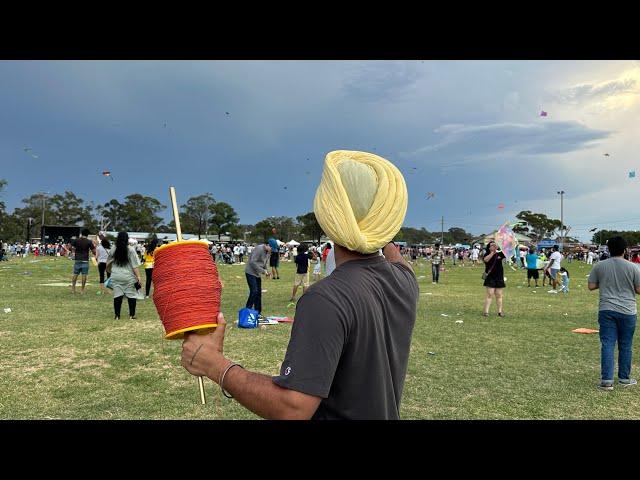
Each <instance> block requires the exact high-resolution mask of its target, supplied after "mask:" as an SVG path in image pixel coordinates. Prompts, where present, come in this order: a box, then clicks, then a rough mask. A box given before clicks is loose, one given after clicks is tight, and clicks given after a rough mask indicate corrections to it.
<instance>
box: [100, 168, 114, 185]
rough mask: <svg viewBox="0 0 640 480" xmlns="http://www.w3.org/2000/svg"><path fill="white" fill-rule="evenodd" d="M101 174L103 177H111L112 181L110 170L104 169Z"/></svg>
mask: <svg viewBox="0 0 640 480" xmlns="http://www.w3.org/2000/svg"><path fill="white" fill-rule="evenodd" d="M102 175H103V176H104V177H109V178H111V181H112V182H113V176H112V175H111V172H110V171H109V170H105V171H104V172H102Z"/></svg>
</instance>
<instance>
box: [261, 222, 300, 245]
mask: <svg viewBox="0 0 640 480" xmlns="http://www.w3.org/2000/svg"><path fill="white" fill-rule="evenodd" d="M274 227H275V229H276V230H277V233H276V237H277V238H278V239H279V240H281V241H283V242H286V241H288V240H291V239H292V238H293V237H295V236H297V235H298V234H299V229H298V225H297V224H296V223H295V220H294V219H293V218H291V217H269V218H265V219H264V220H260V221H259V222H258V223H256V224H255V226H254V231H255V235H257V237H258V238H260V239H262V241H264V242H266V241H267V239H268V238H269V237H270V236H271V229H272V228H274Z"/></svg>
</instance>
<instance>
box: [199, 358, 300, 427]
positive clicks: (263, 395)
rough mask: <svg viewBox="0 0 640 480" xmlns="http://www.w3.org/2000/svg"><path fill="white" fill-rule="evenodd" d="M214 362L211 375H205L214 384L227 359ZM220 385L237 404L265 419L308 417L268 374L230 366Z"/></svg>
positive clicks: (226, 363) (286, 390)
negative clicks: (215, 364)
mask: <svg viewBox="0 0 640 480" xmlns="http://www.w3.org/2000/svg"><path fill="white" fill-rule="evenodd" d="M216 363H217V367H216V368H214V369H213V374H211V375H210V377H209V378H211V380H213V381H214V382H216V383H218V382H219V381H220V378H219V375H220V374H221V372H223V371H224V368H226V367H227V366H228V365H229V361H228V360H226V359H224V358H222V359H221V360H218V361H217V362H216ZM218 372H220V373H218ZM223 385H224V389H225V390H226V391H227V392H228V393H229V394H231V395H232V396H233V398H234V399H235V400H236V401H237V402H238V403H239V404H240V405H242V406H243V407H245V408H247V409H248V410H251V411H252V412H253V413H255V414H256V415H258V416H260V417H262V418H266V419H269V420H286V419H307V418H308V417H307V416H305V415H304V413H303V412H301V411H299V410H298V409H297V408H296V405H294V404H293V403H292V402H291V396H292V393H293V392H292V391H291V390H289V389H286V388H282V387H279V386H278V385H276V384H275V383H273V380H271V377H270V376H268V375H263V374H261V373H254V372H250V371H248V370H244V369H243V368H240V367H233V368H231V369H230V370H228V371H227V374H226V375H225V377H224V382H223Z"/></svg>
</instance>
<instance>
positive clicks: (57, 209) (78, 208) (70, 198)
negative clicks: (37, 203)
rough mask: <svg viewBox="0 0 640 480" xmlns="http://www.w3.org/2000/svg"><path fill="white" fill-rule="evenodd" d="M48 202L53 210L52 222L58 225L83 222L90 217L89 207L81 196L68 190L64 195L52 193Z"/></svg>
mask: <svg viewBox="0 0 640 480" xmlns="http://www.w3.org/2000/svg"><path fill="white" fill-rule="evenodd" d="M49 203H50V205H51V208H52V210H53V211H54V219H53V223H56V224H59V225H75V224H77V223H81V222H82V223H83V224H84V222H85V221H87V220H88V219H90V218H91V217H92V215H91V207H89V206H88V205H85V204H84V200H83V199H82V198H79V197H77V196H76V195H75V194H74V193H73V192H70V191H68V190H67V191H65V192H64V195H60V194H55V195H53V196H52V197H51V198H50V199H49Z"/></svg>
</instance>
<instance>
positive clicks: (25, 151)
mask: <svg viewBox="0 0 640 480" xmlns="http://www.w3.org/2000/svg"><path fill="white" fill-rule="evenodd" d="M23 150H24V153H28V154H29V155H31V156H32V157H33V158H40V157H38V155H36V154H35V153H31V152H33V148H31V147H24V148H23Z"/></svg>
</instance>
